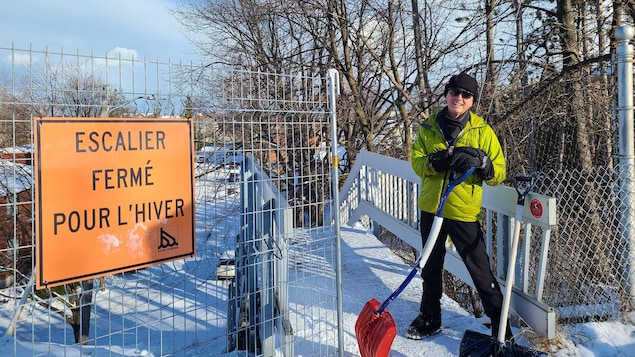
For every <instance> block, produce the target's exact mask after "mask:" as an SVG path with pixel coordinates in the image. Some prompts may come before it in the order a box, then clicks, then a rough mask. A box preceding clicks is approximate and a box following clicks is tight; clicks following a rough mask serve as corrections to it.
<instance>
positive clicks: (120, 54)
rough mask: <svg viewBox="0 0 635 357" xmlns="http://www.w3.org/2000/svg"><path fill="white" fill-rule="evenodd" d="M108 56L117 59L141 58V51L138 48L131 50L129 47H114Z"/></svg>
mask: <svg viewBox="0 0 635 357" xmlns="http://www.w3.org/2000/svg"><path fill="white" fill-rule="evenodd" d="M107 56H108V58H115V59H119V58H121V59H122V60H124V59H125V60H132V59H135V60H138V59H139V53H138V52H137V51H136V50H131V49H128V48H123V47H115V48H114V49H112V50H110V51H108V55H107Z"/></svg>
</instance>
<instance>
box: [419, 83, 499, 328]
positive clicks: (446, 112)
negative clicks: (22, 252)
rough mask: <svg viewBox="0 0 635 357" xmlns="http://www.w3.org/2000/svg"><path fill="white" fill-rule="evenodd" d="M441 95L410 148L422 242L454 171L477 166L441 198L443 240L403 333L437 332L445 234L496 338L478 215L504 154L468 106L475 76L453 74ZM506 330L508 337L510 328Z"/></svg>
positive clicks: (495, 288) (495, 293)
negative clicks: (418, 183) (440, 105)
mask: <svg viewBox="0 0 635 357" xmlns="http://www.w3.org/2000/svg"><path fill="white" fill-rule="evenodd" d="M444 95H445V101H446V104H447V106H446V107H445V108H443V109H442V110H441V111H439V112H438V113H436V114H434V115H432V116H430V117H429V118H428V119H426V120H425V121H424V122H423V123H422V124H421V125H420V127H419V131H418V133H417V137H416V139H415V141H414V144H413V147H412V157H411V163H412V168H413V169H414V171H415V173H416V174H417V175H418V176H419V177H421V186H420V187H421V192H420V194H419V198H418V207H419V209H420V211H421V215H420V220H419V222H420V231H421V239H422V241H423V245H425V243H426V241H427V239H428V234H429V233H430V229H431V227H432V221H433V219H434V215H435V213H436V211H437V209H438V206H439V201H440V198H441V195H442V193H443V190H444V188H445V187H446V186H447V184H448V181H449V180H450V175H451V174H452V172H456V173H459V174H461V173H464V172H466V171H467V170H469V169H470V168H472V167H476V168H477V170H476V171H475V172H474V174H472V175H471V176H470V177H468V178H467V179H466V180H465V181H463V182H462V183H460V184H459V185H457V186H456V187H455V188H454V190H453V191H452V192H451V193H450V194H449V196H448V198H447V200H446V202H445V206H444V208H443V212H442V216H443V225H442V228H441V232H440V233H439V237H440V238H441V239H437V240H436V244H435V246H434V249H433V250H432V254H431V255H430V258H429V259H428V261H427V262H426V264H425V266H424V267H423V269H422V271H421V277H422V278H423V296H422V298H421V306H420V309H419V310H420V313H419V315H418V316H417V317H416V318H415V319H414V321H412V323H411V324H410V327H409V328H408V331H407V332H406V337H408V338H411V339H416V340H418V339H421V338H422V337H424V336H429V335H433V334H437V333H439V332H440V331H441V295H442V293H443V278H442V269H443V262H444V259H445V237H447V236H448V235H449V236H450V239H451V240H452V243H453V244H454V246H455V247H456V250H457V252H458V253H459V255H460V256H461V258H462V259H463V262H464V263H465V266H466V268H467V270H468V271H469V273H470V276H471V277H472V280H473V282H474V284H475V286H476V289H477V291H478V293H479V296H480V297H481V301H482V302H483V307H484V310H485V313H486V314H487V316H489V317H490V319H491V321H492V336H494V337H496V336H497V335H498V326H499V321H500V313H501V306H502V302H503V295H502V293H501V289H500V286H499V285H498V282H497V280H496V278H495V277H494V275H493V274H492V271H491V269H490V263H489V256H488V255H487V251H486V248H485V243H484V240H483V231H482V229H481V223H480V219H481V206H482V198H483V182H485V183H486V184H488V185H491V186H494V185H498V184H499V183H501V182H502V181H503V180H504V179H505V157H504V156H503V151H502V148H501V146H500V142H499V141H498V138H497V137H496V134H495V133H494V131H493V130H492V128H491V127H490V126H489V125H488V124H487V123H486V122H485V120H484V119H483V118H482V117H480V116H478V115H476V114H475V113H473V112H471V111H470V108H472V105H473V104H474V101H475V100H476V98H477V96H478V84H477V82H476V80H475V79H474V78H473V77H471V76H470V75H468V74H466V73H460V74H458V75H455V76H452V77H451V78H450V80H449V82H448V84H447V85H446V86H445V91H444ZM435 238H436V237H435ZM508 326H509V325H508ZM506 335H507V337H508V338H510V337H511V330H510V329H509V327H508V330H507V331H506Z"/></svg>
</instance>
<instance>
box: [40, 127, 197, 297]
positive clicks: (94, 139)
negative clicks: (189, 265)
mask: <svg viewBox="0 0 635 357" xmlns="http://www.w3.org/2000/svg"><path fill="white" fill-rule="evenodd" d="M34 128H35V131H34V135H35V150H34V164H35V170H34V171H35V187H36V191H35V192H36V198H35V207H36V214H35V216H36V222H35V225H36V232H37V239H36V266H37V274H36V277H37V282H36V285H37V288H38V289H40V288H44V287H53V286H57V285H62V284H68V283H71V282H75V281H81V280H86V279H90V278H96V277H99V276H103V275H108V274H113V273H120V272H124V271H129V270H133V269H139V268H144V267H148V266H151V265H155V264H159V263H164V262H166V261H170V260H175V259H180V258H186V257H191V256H194V255H195V243H196V242H195V230H194V199H193V197H194V172H193V168H194V165H193V162H194V161H193V152H194V150H193V146H192V145H193V140H192V139H193V137H192V122H191V120H188V119H173V118H170V119H157V118H150V119H143V118H142V119H138V118H135V119H130V118H125V119H124V118H121V119H119V118H36V119H35V121H34Z"/></svg>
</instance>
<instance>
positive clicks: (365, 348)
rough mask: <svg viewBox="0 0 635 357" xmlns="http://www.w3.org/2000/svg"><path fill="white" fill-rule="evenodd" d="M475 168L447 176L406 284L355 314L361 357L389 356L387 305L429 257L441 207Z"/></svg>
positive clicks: (393, 331)
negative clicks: (423, 244)
mask: <svg viewBox="0 0 635 357" xmlns="http://www.w3.org/2000/svg"><path fill="white" fill-rule="evenodd" d="M475 169H476V168H471V169H469V170H467V171H466V172H465V173H464V174H462V175H460V176H459V177H458V178H455V176H456V174H455V173H451V174H450V182H449V183H448V186H447V187H446V188H445V191H444V192H443V194H442V195H441V199H440V201H439V207H438V208H437V213H436V214H435V216H434V219H433V221H432V228H431V229H430V233H429V234H428V240H427V241H426V244H425V246H424V247H423V251H422V252H421V256H419V258H418V259H417V261H416V262H415V265H414V268H413V269H412V271H410V274H408V277H407V278H406V280H404V281H403V283H401V285H399V288H397V290H395V291H394V292H393V293H392V294H391V295H390V296H389V297H388V299H386V301H384V302H383V303H382V304H380V303H379V301H377V300H376V299H375V298H372V299H370V300H369V301H367V302H366V304H365V305H364V307H363V308H362V311H361V312H360V313H359V316H358V318H357V321H356V322H355V335H356V336H357V344H358V345H359V351H360V353H361V355H362V357H385V356H388V352H390V346H391V345H392V341H393V340H394V339H395V336H396V335H397V326H396V324H395V320H394V319H393V317H392V315H391V314H390V312H388V311H385V310H386V308H387V307H388V305H389V304H390V303H391V302H392V301H393V300H395V299H396V298H397V296H399V294H401V292H402V291H403V290H404V289H405V288H406V286H407V285H408V284H409V283H410V281H411V280H412V279H413V278H414V276H415V275H416V274H417V272H418V271H419V270H420V269H423V267H424V266H425V265H426V262H427V261H428V258H429V257H430V254H432V248H433V247H434V244H435V242H436V240H437V236H438V235H439V232H440V231H441V224H442V223H443V218H442V217H441V214H442V212H443V206H444V205H445V201H446V199H447V198H448V196H449V195H450V192H452V190H453V189H454V187H455V186H456V185H458V184H459V183H461V182H463V181H464V180H465V179H466V178H468V177H469V176H470V175H471V174H472V173H474V170H475Z"/></svg>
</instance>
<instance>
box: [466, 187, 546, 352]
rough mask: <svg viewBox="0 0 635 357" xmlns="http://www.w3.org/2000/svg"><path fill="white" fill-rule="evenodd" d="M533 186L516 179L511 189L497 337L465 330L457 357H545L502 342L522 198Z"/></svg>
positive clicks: (519, 346) (521, 216) (511, 342)
mask: <svg viewBox="0 0 635 357" xmlns="http://www.w3.org/2000/svg"><path fill="white" fill-rule="evenodd" d="M533 186H534V176H526V175H516V178H515V180H514V188H515V189H516V192H517V193H518V201H517V206H516V220H515V223H514V237H513V240H512V246H511V252H510V257H509V263H508V265H507V278H506V280H505V294H504V296H503V306H502V308H501V316H500V323H499V328H498V336H497V337H492V336H489V335H485V334H482V333H479V332H476V331H472V330H467V331H465V334H464V335H463V339H461V344H460V346H459V356H460V357H477V356H478V357H485V356H492V357H513V356H519V357H534V356H536V357H538V356H545V357H546V356H547V354H546V353H544V352H541V351H538V350H535V349H532V348H530V347H526V346H521V345H518V344H516V343H514V341H513V340H511V341H505V331H506V330H507V315H508V313H509V305H510V302H511V297H512V285H513V283H514V270H515V267H516V255H517V253H518V240H519V237H520V226H521V220H522V218H523V207H524V205H525V197H526V196H527V195H528V194H529V192H530V191H531V189H532V188H533Z"/></svg>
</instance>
